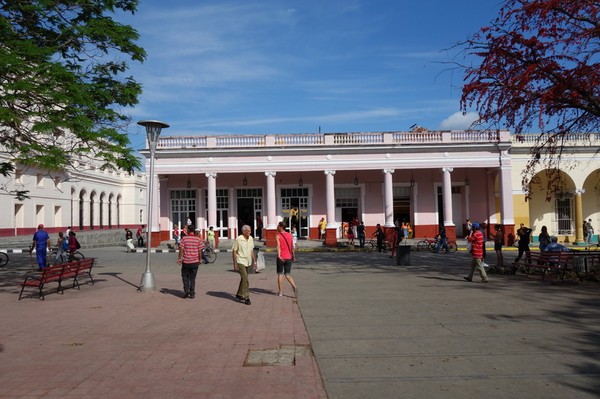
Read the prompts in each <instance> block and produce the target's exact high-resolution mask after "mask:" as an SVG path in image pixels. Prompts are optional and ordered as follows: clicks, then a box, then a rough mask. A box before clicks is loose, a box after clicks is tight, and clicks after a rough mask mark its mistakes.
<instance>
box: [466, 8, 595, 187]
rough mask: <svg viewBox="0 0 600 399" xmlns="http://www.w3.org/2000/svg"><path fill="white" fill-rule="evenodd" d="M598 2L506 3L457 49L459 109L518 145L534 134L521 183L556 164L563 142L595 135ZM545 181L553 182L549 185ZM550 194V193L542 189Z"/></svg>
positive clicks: (558, 161)
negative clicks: (462, 60) (461, 65)
mask: <svg viewBox="0 0 600 399" xmlns="http://www.w3.org/2000/svg"><path fill="white" fill-rule="evenodd" d="M599 39H600V1H595V0H506V1H504V2H503V3H502V5H501V9H500V13H499V16H498V17H497V18H496V19H495V20H494V21H492V23H491V25H490V26H487V27H484V28H482V29H481V30H480V31H479V32H477V33H475V34H473V35H472V36H470V37H469V38H468V39H467V40H466V41H465V42H463V43H460V44H459V45H460V46H461V47H462V48H463V49H464V50H465V52H466V53H467V54H468V55H470V56H475V59H477V60H481V63H480V64H479V65H475V66H467V67H465V69H466V71H465V72H466V75H465V85H464V87H463V91H462V98H461V109H462V110H463V112H465V111H467V110H468V109H471V108H476V109H477V110H478V111H479V115H480V118H481V120H480V122H482V123H483V124H490V125H499V126H502V127H508V128H510V129H512V130H514V132H515V133H516V134H517V137H520V138H523V136H522V135H523V134H525V133H528V132H530V131H531V132H541V133H542V135H541V136H540V138H539V139H538V141H537V143H536V145H535V146H534V148H533V149H532V155H533V156H532V158H531V160H530V161H529V165H528V168H527V170H526V171H525V173H524V175H523V186H524V187H525V188H527V187H528V185H529V184H530V181H531V177H532V176H533V175H534V174H535V169H536V168H535V167H536V166H537V165H538V164H539V163H540V162H543V161H546V162H547V164H546V166H549V168H548V170H550V169H554V167H556V166H557V165H558V163H560V158H561V157H560V154H561V150H562V147H563V146H562V143H563V140H564V139H565V138H566V137H567V135H572V134H577V133H580V132H590V131H598V128H599V127H600V126H599V125H600V64H599V61H600V41H599ZM550 180H553V179H550ZM549 190H550V189H549Z"/></svg>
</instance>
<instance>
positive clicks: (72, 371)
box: [0, 248, 326, 399]
mask: <svg viewBox="0 0 600 399" xmlns="http://www.w3.org/2000/svg"><path fill="white" fill-rule="evenodd" d="M86 254H87V255H88V256H93V257H96V258H97V259H98V261H97V265H96V266H95V267H94V270H93V272H94V273H93V274H94V279H95V280H96V284H95V285H93V286H92V285H83V286H82V287H81V289H80V290H73V289H67V290H65V293H64V294H63V295H60V294H56V293H51V294H48V295H46V299H45V300H44V301H41V300H38V299H35V298H24V299H22V300H21V301H18V300H17V298H18V291H19V287H18V286H19V283H20V282H21V281H22V280H23V275H24V274H25V273H26V272H27V271H28V270H29V267H30V261H29V254H27V255H25V254H23V255H21V256H18V255H13V256H11V261H10V263H9V264H8V265H7V267H5V268H0V278H1V279H0V281H1V283H0V308H1V309H2V315H3V317H2V323H1V325H0V359H1V360H0V397H2V398H31V397H39V398H67V397H72V398H82V397H85V398H182V399H183V398H185V399H189V398H235V397H244V398H274V399H275V398H325V397H326V393H325V390H324V388H323V383H322V380H321V376H320V373H319V370H318V366H317V364H316V360H315V358H314V356H313V354H312V351H311V348H310V341H309V338H308V334H307V331H306V328H305V327H304V324H303V321H302V317H301V314H300V311H299V309H298V304H297V302H296V299H295V298H293V297H290V296H286V297H283V298H282V297H277V296H275V295H274V294H273V291H272V290H273V288H274V287H273V281H274V280H273V275H272V274H271V273H269V274H267V273H265V274H257V275H251V276H250V277H251V298H252V305H250V306H248V305H245V304H243V303H240V302H238V301H237V300H236V299H235V298H234V296H233V295H234V294H235V290H236V289H237V285H238V282H239V275H238V274H237V273H234V272H232V271H231V270H230V269H231V267H230V263H231V262H230V258H229V257H227V259H225V258H224V257H223V258H222V259H220V260H218V261H217V263H215V264H212V265H210V266H203V267H202V269H201V271H200V273H199V275H198V278H197V285H198V286H197V297H196V298H195V299H182V298H181V293H182V292H181V285H182V284H181V277H180V275H179V270H180V268H179V266H178V265H177V264H176V257H175V256H173V254H156V255H154V256H153V257H152V259H151V261H152V271H153V273H154V274H155V275H156V285H157V291H155V292H149V293H138V292H137V286H138V284H139V282H140V278H141V275H142V272H143V271H144V267H145V260H146V256H145V255H142V254H127V253H125V252H124V251H121V249H120V248H105V249H96V250H89V251H86ZM51 287H56V284H52V285H51ZM51 287H48V289H50V288H51Z"/></svg>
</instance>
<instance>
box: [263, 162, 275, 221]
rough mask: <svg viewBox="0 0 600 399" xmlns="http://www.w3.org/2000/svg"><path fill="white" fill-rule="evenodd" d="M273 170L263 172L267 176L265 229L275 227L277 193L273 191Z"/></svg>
mask: <svg viewBox="0 0 600 399" xmlns="http://www.w3.org/2000/svg"><path fill="white" fill-rule="evenodd" d="M276 174H277V172H275V171H272V170H271V171H267V172H265V176H267V229H269V230H274V229H276V228H277V206H276V203H277V195H276V193H275V175H276Z"/></svg>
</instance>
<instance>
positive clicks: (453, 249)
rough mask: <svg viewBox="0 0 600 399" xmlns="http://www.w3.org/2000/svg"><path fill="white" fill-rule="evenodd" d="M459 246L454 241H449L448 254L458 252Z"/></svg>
mask: <svg viewBox="0 0 600 399" xmlns="http://www.w3.org/2000/svg"><path fill="white" fill-rule="evenodd" d="M457 249H458V245H456V243H455V242H454V241H448V252H451V253H452V252H456V250H457Z"/></svg>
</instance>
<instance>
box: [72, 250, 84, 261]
mask: <svg viewBox="0 0 600 399" xmlns="http://www.w3.org/2000/svg"><path fill="white" fill-rule="evenodd" d="M84 259H85V256H83V254H82V253H81V252H79V251H75V252H73V260H84Z"/></svg>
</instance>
